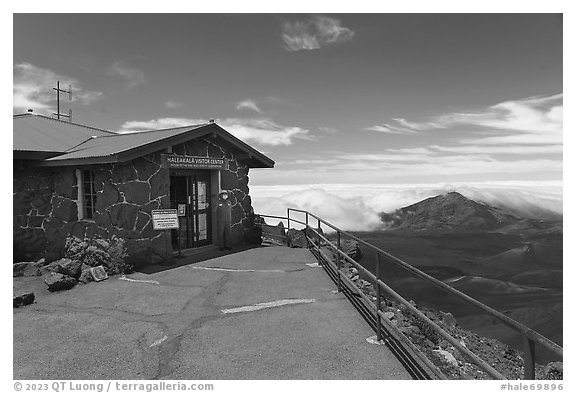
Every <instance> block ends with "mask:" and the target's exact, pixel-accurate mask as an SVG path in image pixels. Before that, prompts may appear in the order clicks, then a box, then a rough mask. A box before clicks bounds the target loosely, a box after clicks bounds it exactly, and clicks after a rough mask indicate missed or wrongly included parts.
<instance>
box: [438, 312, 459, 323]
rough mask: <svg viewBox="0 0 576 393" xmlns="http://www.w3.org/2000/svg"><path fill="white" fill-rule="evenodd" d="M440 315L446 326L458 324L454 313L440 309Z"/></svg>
mask: <svg viewBox="0 0 576 393" xmlns="http://www.w3.org/2000/svg"><path fill="white" fill-rule="evenodd" d="M440 316H441V317H442V322H444V323H445V324H446V325H448V326H456V325H457V324H458V322H457V321H456V318H454V315H452V314H451V313H449V312H444V311H440Z"/></svg>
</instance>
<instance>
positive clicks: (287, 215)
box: [286, 208, 290, 230]
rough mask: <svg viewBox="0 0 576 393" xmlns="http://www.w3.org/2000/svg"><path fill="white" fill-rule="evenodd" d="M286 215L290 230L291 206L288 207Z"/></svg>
mask: <svg viewBox="0 0 576 393" xmlns="http://www.w3.org/2000/svg"><path fill="white" fill-rule="evenodd" d="M286 217H287V218H288V230H290V208H287V209H286Z"/></svg>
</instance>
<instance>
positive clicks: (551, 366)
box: [544, 362, 564, 379]
mask: <svg viewBox="0 0 576 393" xmlns="http://www.w3.org/2000/svg"><path fill="white" fill-rule="evenodd" d="M563 369H564V366H563V364H562V362H551V363H548V364H547V365H546V367H544V379H563Z"/></svg>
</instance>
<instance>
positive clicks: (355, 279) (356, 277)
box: [351, 274, 360, 281]
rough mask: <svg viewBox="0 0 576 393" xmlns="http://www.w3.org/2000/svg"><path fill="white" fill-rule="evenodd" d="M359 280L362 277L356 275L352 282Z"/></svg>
mask: <svg viewBox="0 0 576 393" xmlns="http://www.w3.org/2000/svg"><path fill="white" fill-rule="evenodd" d="M359 278H360V276H359V275H357V274H356V275H354V276H352V278H351V280H352V281H358V279H359Z"/></svg>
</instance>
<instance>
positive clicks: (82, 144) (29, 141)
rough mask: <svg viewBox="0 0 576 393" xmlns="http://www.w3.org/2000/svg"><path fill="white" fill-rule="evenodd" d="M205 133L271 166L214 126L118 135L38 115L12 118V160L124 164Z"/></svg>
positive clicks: (48, 163)
mask: <svg viewBox="0 0 576 393" xmlns="http://www.w3.org/2000/svg"><path fill="white" fill-rule="evenodd" d="M209 134H210V135H212V136H214V137H216V136H218V137H221V138H222V139H224V140H226V141H227V142H229V143H230V144H231V146H232V148H233V149H234V150H236V152H240V153H241V154H240V155H239V157H241V158H242V159H243V160H244V161H246V162H247V164H248V165H249V166H250V167H252V168H272V167H274V161H273V160H271V159H270V158H268V157H266V156H265V155H264V154H262V153H260V152H259V151H257V150H256V149H254V148H253V147H251V146H249V145H247V144H246V143H244V142H242V141H241V140H240V139H238V138H236V137H235V136H233V135H232V134H230V133H229V132H228V131H226V130H225V129H223V128H222V127H220V126H218V125H217V124H215V123H208V124H197V125H190V126H186V127H178V128H170V129H164V130H155V131H142V132H132V133H125V134H120V133H115V132H111V131H105V130H100V129H97V128H93V127H88V126H83V125H80V124H75V123H69V122H65V121H61V120H56V119H52V118H49V117H46V116H41V115H35V114H27V115H17V116H14V152H15V157H16V152H18V153H21V154H19V157H21V156H22V155H23V154H26V155H27V156H28V158H29V159H30V158H34V159H37V158H42V159H44V160H43V161H40V162H39V163H38V165H40V166H71V165H93V164H103V163H115V162H125V161H129V160H132V159H134V158H137V157H140V156H143V155H146V154H150V153H153V152H157V151H161V150H164V149H166V148H167V147H169V146H173V145H176V144H180V143H184V142H186V141H189V140H192V139H195V138H199V137H202V136H205V135H209ZM39 152H41V153H52V154H50V155H48V154H44V156H38V153H39Z"/></svg>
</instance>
